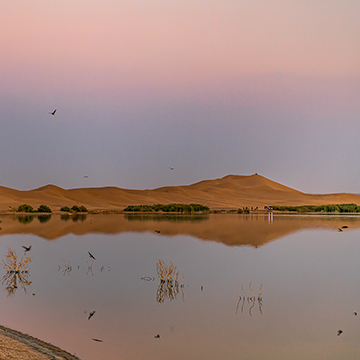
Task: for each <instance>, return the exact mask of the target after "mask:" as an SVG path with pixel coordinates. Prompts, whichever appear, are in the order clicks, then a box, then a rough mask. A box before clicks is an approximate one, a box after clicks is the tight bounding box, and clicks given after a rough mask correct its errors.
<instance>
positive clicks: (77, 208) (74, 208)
mask: <svg viewBox="0 0 360 360" xmlns="http://www.w3.org/2000/svg"><path fill="white" fill-rule="evenodd" d="M70 210H72V211H75V212H88V210H87V208H86V207H85V206H84V205H81V206H77V205H74V206H73V207H72V208H71V209H70Z"/></svg>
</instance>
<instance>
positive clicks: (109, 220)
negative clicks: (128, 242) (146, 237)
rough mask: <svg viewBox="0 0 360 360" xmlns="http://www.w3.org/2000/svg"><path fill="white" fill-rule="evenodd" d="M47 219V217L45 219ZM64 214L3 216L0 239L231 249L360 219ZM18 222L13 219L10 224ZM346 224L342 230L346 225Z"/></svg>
mask: <svg viewBox="0 0 360 360" xmlns="http://www.w3.org/2000/svg"><path fill="white" fill-rule="evenodd" d="M45 216H48V215H45ZM270 216H271V217H270V219H269V215H268V214H258V215H252V214H250V215H243V214H218V215H216V214H203V215H168V214H108V215H95V214H94V215H93V214H88V215H86V214H74V215H70V214H62V215H60V216H58V215H52V216H51V218H46V222H41V223H40V220H39V222H33V221H32V220H33V217H34V215H27V216H24V215H20V216H14V217H12V216H9V215H3V216H1V217H0V218H1V220H2V224H1V225H2V226H1V227H2V231H1V232H0V236H4V235H7V234H21V233H23V232H24V227H23V226H22V224H27V226H26V231H27V232H28V233H29V234H33V235H37V236H41V237H42V238H46V239H48V240H52V239H57V238H60V237H63V236H66V235H68V234H76V235H85V234H89V233H97V234H99V233H102V234H120V233H126V232H137V233H142V232H150V233H153V234H158V236H178V235H190V236H192V237H196V238H198V239H202V240H207V241H215V242H220V243H223V244H226V245H229V246H243V245H250V246H253V247H255V248H260V247H261V246H262V245H264V244H266V243H269V242H271V241H274V240H276V239H279V238H281V237H284V236H286V235H289V234H291V233H295V232H298V231H301V230H305V229H329V230H333V231H336V232H339V230H338V229H339V228H341V230H343V231H341V232H340V233H343V232H345V231H352V230H354V229H357V228H360V216H356V215H353V216H341V215H330V216H327V215H310V216H306V215H295V216H294V215H292V216H287V215H279V214H272V215H270ZM12 219H13V220H18V221H11V220H12ZM69 220H72V221H69ZM20 223H21V224H20ZM344 226H345V227H344Z"/></svg>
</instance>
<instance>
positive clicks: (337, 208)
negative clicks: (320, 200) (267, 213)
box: [273, 204, 360, 213]
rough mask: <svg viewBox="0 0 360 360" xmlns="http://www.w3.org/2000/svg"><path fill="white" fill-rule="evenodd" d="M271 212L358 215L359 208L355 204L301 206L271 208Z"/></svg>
mask: <svg viewBox="0 0 360 360" xmlns="http://www.w3.org/2000/svg"><path fill="white" fill-rule="evenodd" d="M273 210H278V211H291V212H338V213H358V212H360V206H358V205H356V204H329V205H320V206H317V205H301V206H273Z"/></svg>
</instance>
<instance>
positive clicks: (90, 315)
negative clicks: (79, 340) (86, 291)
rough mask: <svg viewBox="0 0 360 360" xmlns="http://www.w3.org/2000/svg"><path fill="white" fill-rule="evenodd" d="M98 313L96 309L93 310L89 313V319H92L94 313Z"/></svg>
mask: <svg viewBox="0 0 360 360" xmlns="http://www.w3.org/2000/svg"><path fill="white" fill-rule="evenodd" d="M95 313H96V311H95V310H94V311H92V312H91V313H90V314H89V317H88V320H90V319H91V318H92V317H93V316H94V314H95Z"/></svg>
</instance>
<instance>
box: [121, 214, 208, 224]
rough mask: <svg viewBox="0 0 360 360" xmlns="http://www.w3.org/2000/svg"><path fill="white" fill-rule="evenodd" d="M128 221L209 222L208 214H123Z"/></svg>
mask: <svg viewBox="0 0 360 360" xmlns="http://www.w3.org/2000/svg"><path fill="white" fill-rule="evenodd" d="M124 216H125V218H126V219H127V220H129V221H152V222H172V223H174V222H201V221H207V220H209V214H194V215H169V214H124Z"/></svg>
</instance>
